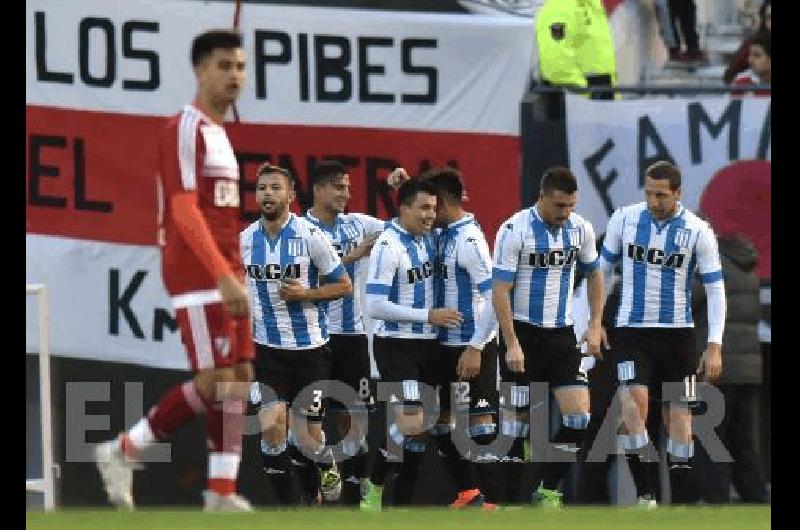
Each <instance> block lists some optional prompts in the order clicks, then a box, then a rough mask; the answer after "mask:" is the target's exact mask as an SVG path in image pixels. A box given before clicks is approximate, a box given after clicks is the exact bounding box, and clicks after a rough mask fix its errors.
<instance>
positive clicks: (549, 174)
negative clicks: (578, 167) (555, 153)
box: [539, 166, 578, 195]
mask: <svg viewBox="0 0 800 530" xmlns="http://www.w3.org/2000/svg"><path fill="white" fill-rule="evenodd" d="M553 191H560V192H563V193H567V194H570V195H571V194H573V193H575V192H576V191H578V180H577V179H576V178H575V175H573V174H572V171H570V170H569V168H568V167H564V166H553V167H551V168H548V169H547V170H546V171H545V172H544V175H542V180H541V182H540V183H539V192H540V193H550V192H553Z"/></svg>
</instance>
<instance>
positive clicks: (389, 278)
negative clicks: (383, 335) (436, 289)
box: [366, 239, 461, 327]
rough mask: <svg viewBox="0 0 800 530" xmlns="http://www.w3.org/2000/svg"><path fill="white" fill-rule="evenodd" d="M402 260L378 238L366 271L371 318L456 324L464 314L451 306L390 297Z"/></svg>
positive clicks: (445, 324)
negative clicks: (417, 304) (413, 304)
mask: <svg viewBox="0 0 800 530" xmlns="http://www.w3.org/2000/svg"><path fill="white" fill-rule="evenodd" d="M399 264H400V259H399V256H398V255H397V253H396V252H395V251H394V250H393V249H392V247H391V245H390V244H389V242H388V241H386V240H385V239H384V240H382V241H379V242H378V245H377V247H375V248H374V249H373V251H372V253H371V254H370V257H369V269H368V272H367V303H366V312H367V315H368V316H369V317H370V318H373V319H376V320H384V321H389V322H421V323H426V322H428V323H431V324H434V325H436V326H445V327H453V326H457V325H458V324H459V323H460V322H461V314H460V313H459V312H458V311H455V310H452V309H443V308H439V309H425V308H414V307H408V306H404V305H400V304H396V303H394V302H392V301H391V300H389V291H390V290H391V288H392V284H393V283H394V278H395V275H396V274H397V269H398V267H399Z"/></svg>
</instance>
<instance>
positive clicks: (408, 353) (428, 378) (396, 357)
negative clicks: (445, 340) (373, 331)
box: [372, 336, 439, 403]
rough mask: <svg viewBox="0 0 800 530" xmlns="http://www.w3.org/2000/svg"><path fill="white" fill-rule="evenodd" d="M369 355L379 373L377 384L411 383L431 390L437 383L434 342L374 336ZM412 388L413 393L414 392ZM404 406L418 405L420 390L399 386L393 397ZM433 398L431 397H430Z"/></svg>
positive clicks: (433, 340)
mask: <svg viewBox="0 0 800 530" xmlns="http://www.w3.org/2000/svg"><path fill="white" fill-rule="evenodd" d="M372 352H373V354H374V355H375V363H376V364H377V365H378V372H379V373H380V374H381V378H380V380H381V382H385V383H404V382H410V381H415V382H416V383H424V384H426V385H428V386H429V387H430V388H432V389H433V388H435V386H436V384H437V383H438V378H437V371H436V369H437V366H438V362H437V361H438V358H439V342H438V341H437V340H436V339H399V338H393V337H378V336H376V337H374V338H373V339H372ZM415 389H416V391H415ZM400 394H402V401H403V402H406V403H419V402H420V400H421V399H422V397H421V396H422V392H421V390H420V389H419V388H418V387H417V386H416V385H414V384H409V385H406V384H403V385H402V388H401V387H398V389H397V391H396V392H393V396H394V397H395V398H396V399H398V400H400ZM434 399H435V395H434Z"/></svg>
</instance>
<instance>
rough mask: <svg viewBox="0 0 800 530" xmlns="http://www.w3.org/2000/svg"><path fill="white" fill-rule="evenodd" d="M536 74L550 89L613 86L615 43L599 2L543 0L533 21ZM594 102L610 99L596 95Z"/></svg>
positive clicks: (605, 95)
mask: <svg viewBox="0 0 800 530" xmlns="http://www.w3.org/2000/svg"><path fill="white" fill-rule="evenodd" d="M536 40H537V44H538V47H539V70H540V72H541V77H542V80H543V81H544V82H545V84H550V85H573V86H579V87H587V86H610V85H614V84H615V83H616V80H617V79H616V78H617V66H616V59H615V56H614V43H613V42H612V40H611V28H610V27H609V25H608V18H607V17H606V12H605V9H604V8H603V4H602V2H601V0H546V1H545V3H544V5H543V6H542V8H541V9H540V11H539V13H538V16H537V18H536ZM592 97H593V99H612V98H613V95H612V94H611V93H610V92H609V93H602V94H601V93H595V94H594V95H593V96H592Z"/></svg>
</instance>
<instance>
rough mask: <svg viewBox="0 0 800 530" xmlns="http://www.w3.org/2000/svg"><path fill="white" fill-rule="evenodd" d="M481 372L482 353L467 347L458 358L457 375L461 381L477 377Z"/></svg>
mask: <svg viewBox="0 0 800 530" xmlns="http://www.w3.org/2000/svg"><path fill="white" fill-rule="evenodd" d="M480 371H481V351H480V350H478V349H475V348H473V347H472V346H467V347H466V348H465V349H464V351H463V352H461V357H459V358H458V364H457V365H456V373H457V374H458V377H459V379H460V380H461V381H468V380H470V379H472V378H473V377H477V376H478V374H479V373H480Z"/></svg>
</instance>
